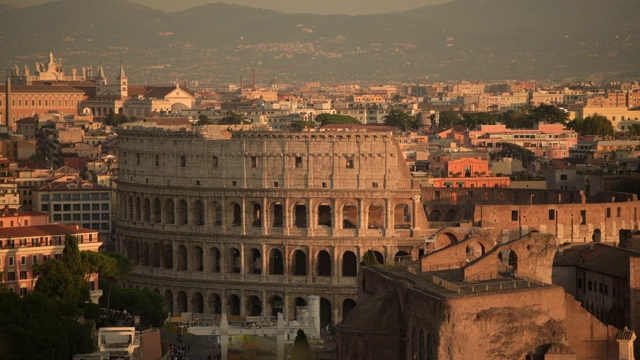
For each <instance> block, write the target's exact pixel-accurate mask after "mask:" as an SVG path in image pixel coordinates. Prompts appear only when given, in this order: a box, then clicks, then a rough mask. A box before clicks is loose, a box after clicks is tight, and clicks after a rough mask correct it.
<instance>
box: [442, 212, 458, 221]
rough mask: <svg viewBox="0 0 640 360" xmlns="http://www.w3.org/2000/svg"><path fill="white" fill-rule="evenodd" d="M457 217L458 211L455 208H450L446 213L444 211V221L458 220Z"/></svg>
mask: <svg viewBox="0 0 640 360" xmlns="http://www.w3.org/2000/svg"><path fill="white" fill-rule="evenodd" d="M457 217H458V213H457V212H456V211H455V210H453V209H449V210H447V212H446V213H444V221H447V222H451V221H456V218H457Z"/></svg>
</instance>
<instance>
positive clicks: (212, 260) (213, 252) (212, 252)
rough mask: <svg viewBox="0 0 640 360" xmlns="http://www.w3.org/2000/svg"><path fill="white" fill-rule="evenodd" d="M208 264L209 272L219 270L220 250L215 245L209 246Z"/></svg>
mask: <svg viewBox="0 0 640 360" xmlns="http://www.w3.org/2000/svg"><path fill="white" fill-rule="evenodd" d="M209 264H210V268H209V272H212V273H219V272H220V250H219V249H218V248H217V247H215V246H212V247H210V248H209Z"/></svg>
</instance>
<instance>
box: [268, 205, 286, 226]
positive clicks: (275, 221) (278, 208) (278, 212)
mask: <svg viewBox="0 0 640 360" xmlns="http://www.w3.org/2000/svg"><path fill="white" fill-rule="evenodd" d="M271 219H272V220H271V226H272V227H274V228H281V227H284V207H283V206H282V204H281V203H280V202H278V201H276V202H274V203H271Z"/></svg>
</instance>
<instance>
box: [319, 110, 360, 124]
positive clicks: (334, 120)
mask: <svg viewBox="0 0 640 360" xmlns="http://www.w3.org/2000/svg"><path fill="white" fill-rule="evenodd" d="M315 120H316V122H319V123H320V125H321V126H324V125H328V124H362V122H360V120H358V119H355V118H353V117H351V116H347V115H340V114H326V113H323V114H320V115H318V116H316V119H315Z"/></svg>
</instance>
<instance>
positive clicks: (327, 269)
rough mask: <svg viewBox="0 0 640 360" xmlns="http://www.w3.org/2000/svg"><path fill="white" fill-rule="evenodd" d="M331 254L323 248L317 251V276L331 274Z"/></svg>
mask: <svg viewBox="0 0 640 360" xmlns="http://www.w3.org/2000/svg"><path fill="white" fill-rule="evenodd" d="M331 267H332V266H331V255H329V253H328V252H326V251H325V250H322V251H320V252H319V253H318V276H331Z"/></svg>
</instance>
